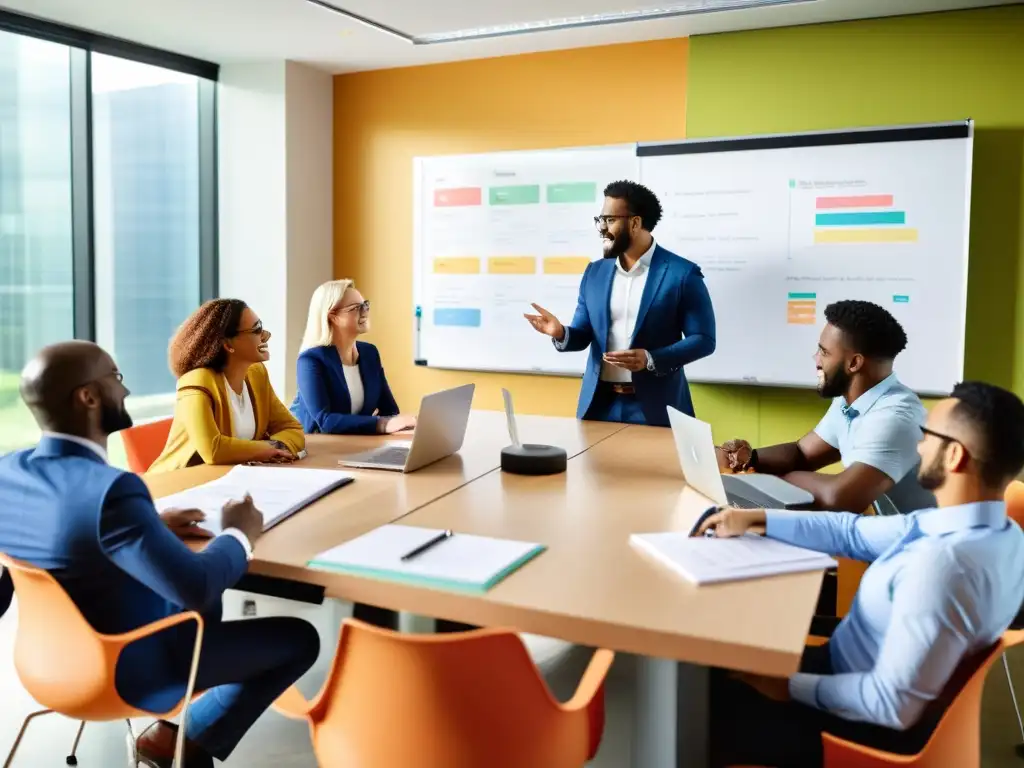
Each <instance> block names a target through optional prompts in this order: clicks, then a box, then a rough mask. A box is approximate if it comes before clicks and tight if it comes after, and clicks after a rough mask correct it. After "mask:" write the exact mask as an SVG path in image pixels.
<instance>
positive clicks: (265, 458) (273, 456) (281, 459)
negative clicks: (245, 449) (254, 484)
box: [246, 440, 296, 464]
mask: <svg viewBox="0 0 1024 768" xmlns="http://www.w3.org/2000/svg"><path fill="white" fill-rule="evenodd" d="M263 443H264V446H265V447H262V448H261V449H260V452H259V453H257V454H256V455H255V456H254V457H253V458H251V459H250V460H249V461H247V462H246V463H247V464H290V463H292V462H293V461H295V458H296V457H295V454H294V453H292V452H291V450H289V448H288V446H287V445H285V444H284V443H282V442H281V441H280V440H264V441H263Z"/></svg>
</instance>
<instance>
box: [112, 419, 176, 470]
mask: <svg viewBox="0 0 1024 768" xmlns="http://www.w3.org/2000/svg"><path fill="white" fill-rule="evenodd" d="M173 421H174V420H173V419H170V418H167V419H158V420H157V421H147V422H146V423H145V424H136V425H135V426H134V427H129V428H128V429H126V430H124V431H123V432H121V440H122V441H124V452H125V454H127V456H128V468H129V469H130V470H131V471H132V472H134V473H135V474H137V475H141V474H142V473H143V472H145V471H146V470H148V469H149V468H150V467H151V466H152V465H153V462H154V461H156V460H157V457H159V456H160V452H161V451H162V450H163V449H164V445H166V444H167V437H168V436H169V435H170V434H171V423H172V422H173Z"/></svg>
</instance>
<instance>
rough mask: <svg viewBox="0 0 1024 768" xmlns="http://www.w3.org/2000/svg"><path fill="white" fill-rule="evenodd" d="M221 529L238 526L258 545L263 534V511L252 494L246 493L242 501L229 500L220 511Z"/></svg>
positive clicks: (253, 544)
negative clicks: (254, 500)
mask: <svg viewBox="0 0 1024 768" xmlns="http://www.w3.org/2000/svg"><path fill="white" fill-rule="evenodd" d="M220 523H221V529H222V530H227V529H228V528H237V529H238V530H240V531H241V532H242V533H243V534H245V537H246V538H247V539H248V540H249V543H250V544H251V545H252V546H256V540H257V539H259V538H260V536H262V535H263V513H262V512H260V511H259V510H258V509H256V505H255V504H253V501H252V496H250V495H249V494H246V495H245V498H244V499H242V500H241V501H229V502H228V503H227V504H225V505H224V507H223V509H221V511H220Z"/></svg>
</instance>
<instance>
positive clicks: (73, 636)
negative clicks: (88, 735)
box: [0, 554, 203, 768]
mask: <svg viewBox="0 0 1024 768" xmlns="http://www.w3.org/2000/svg"><path fill="white" fill-rule="evenodd" d="M0 565H2V566H4V567H5V568H6V569H7V570H8V571H9V572H10V574H11V577H12V578H13V580H14V589H15V594H17V596H18V634H17V636H16V638H15V645H14V666H15V668H16V669H17V671H18V677H19V678H20V680H21V683H22V685H23V686H25V690H26V691H28V693H29V694H30V695H31V696H32V697H33V698H34V699H35V700H36V701H37V702H39V703H40V704H41V705H42V706H43V707H45V709H42V710H40V711H38V712H33V713H32V714H30V715H29V716H28V717H26V718H25V722H24V723H23V724H22V726H21V730H20V731H18V737H17V738H16V739H15V740H14V746H13V747H11V752H10V754H9V755H8V757H7V761H6V762H5V763H4V768H9V767H10V765H11V763H12V762H13V761H14V755H15V753H16V752H17V751H18V746H19V744H20V743H21V740H22V737H23V736H24V735H25V731H26V729H27V728H28V725H29V723H30V722H31V721H32V720H33V719H34V718H36V717H38V716H40V715H45V714H49V713H51V712H57V713H59V714H62V715H64V716H66V717H70V718H73V719H76V720H81V721H82V725H81V726H80V727H79V729H78V733H77V734H76V736H75V743H74V747H72V750H71V755H70V756H69V757H68V764H69V765H75V752H76V751H77V749H78V742H79V739H81V737H82V730H83V729H84V728H85V723H86V722H88V721H111V720H125V721H127V722H128V730H129V732H131V731H132V724H131V722H130V720H129V718H132V717H143V716H147V715H148V716H152V717H156V718H171V717H174V716H175V715H176V714H178V712H179V711H181V713H182V718H181V722H182V725H181V726H180V727H179V728H178V740H177V745H176V749H175V758H174V768H181V766H182V757H181V755H182V754H183V747H184V742H185V726H184V723H185V720H186V716H187V714H188V702H190V701H191V700H192V697H193V694H194V691H195V681H196V671H197V669H198V666H199V649H200V646H201V645H202V641H203V619H202V617H201V616H200V615H199V614H198V613H195V612H193V611H188V612H185V613H179V614H176V615H174V616H168V617H167V618H166V619H161V620H160V621H155V622H153V623H152V624H147V625H146V626H145V627H141V628H139V629H137V630H135V631H133V632H127V633H125V634H123V635H101V634H99V633H98V632H96V631H95V630H94V629H93V628H92V627H91V626H89V623H88V622H87V621H86V620H85V618H84V617H83V616H82V614H81V612H79V610H78V608H77V607H76V606H75V604H74V603H73V602H71V598H69V597H68V595H67V593H66V592H65V591H64V590H63V589H62V588H61V586H60V585H59V584H58V583H57V581H56V580H55V579H54V578H53V577H52V576H51V575H50V574H49V573H47V572H46V571H44V570H42V569H39V568H33V567H32V566H29V565H26V564H25V563H22V562H19V561H17V560H14V559H13V558H10V557H7V556H6V555H3V554H0ZM187 621H194V622H196V641H195V647H194V648H193V651H192V669H191V671H190V673H189V678H188V685H187V686H186V689H185V698H184V699H182V701H181V702H179V703H178V705H177V706H176V707H175V708H174V710H173V711H171V712H161V713H157V712H146V711H143V710H140V709H137V708H135V707H133V706H131V705H130V704H128V703H127V702H125V701H124V700H123V699H122V698H121V697H120V696H119V695H118V693H117V690H116V688H115V687H114V670H115V668H116V666H117V659H118V657H119V656H120V654H121V651H122V650H123V649H124V647H125V646H126V645H128V644H129V643H132V642H134V641H136V640H139V639H141V638H144V637H148V636H150V635H153V634H156V633H157V632H160V631H161V630H164V629H167V628H168V627H172V626H175V625H177V624H183V623H185V622H187ZM131 738H132V745H133V748H134V743H135V741H134V733H131Z"/></svg>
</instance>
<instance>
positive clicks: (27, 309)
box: [0, 30, 74, 454]
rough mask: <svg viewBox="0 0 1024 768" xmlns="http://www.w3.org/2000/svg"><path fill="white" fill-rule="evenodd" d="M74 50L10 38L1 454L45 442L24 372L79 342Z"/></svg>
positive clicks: (4, 40)
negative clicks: (27, 400)
mask: <svg viewBox="0 0 1024 768" xmlns="http://www.w3.org/2000/svg"><path fill="white" fill-rule="evenodd" d="M70 87H71V86H70V75H69V49H68V47H67V46H65V45H59V44H57V43H52V42H49V41H45V40H36V39H34V38H29V37H22V36H20V35H14V34H11V33H8V32H4V31H3V30H0V454H2V453H6V452H8V451H10V450H12V449H14V448H19V447H21V446H23V445H27V444H31V443H33V442H35V441H36V439H37V438H38V436H39V431H38V429H37V428H36V425H35V421H34V420H33V419H32V416H31V415H30V414H29V412H28V410H27V409H26V408H25V407H24V405H23V404H22V402H21V397H20V396H19V394H18V381H19V378H20V375H21V369H22V367H23V366H24V365H25V363H26V362H27V361H28V360H29V358H31V357H32V355H33V354H34V353H35V352H36V350H38V349H39V348H40V347H42V346H44V345H46V344H50V343H52V342H55V341H60V340H62V339H69V338H71V337H72V336H73V335H74V309H73V294H72V247H71V240H72V233H71V115H70V111H69V109H68V103H69V93H70Z"/></svg>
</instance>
